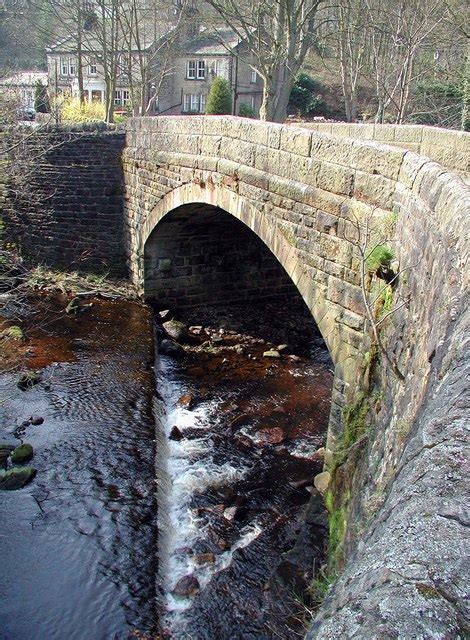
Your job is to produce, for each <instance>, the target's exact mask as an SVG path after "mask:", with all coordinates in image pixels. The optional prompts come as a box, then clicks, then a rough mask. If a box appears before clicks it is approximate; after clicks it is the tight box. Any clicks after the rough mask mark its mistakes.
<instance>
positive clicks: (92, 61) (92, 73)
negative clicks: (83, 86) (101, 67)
mask: <svg viewBox="0 0 470 640" xmlns="http://www.w3.org/2000/svg"><path fill="white" fill-rule="evenodd" d="M88 73H89V74H90V76H96V75H98V69H97V65H96V58H90V62H89V64H88Z"/></svg>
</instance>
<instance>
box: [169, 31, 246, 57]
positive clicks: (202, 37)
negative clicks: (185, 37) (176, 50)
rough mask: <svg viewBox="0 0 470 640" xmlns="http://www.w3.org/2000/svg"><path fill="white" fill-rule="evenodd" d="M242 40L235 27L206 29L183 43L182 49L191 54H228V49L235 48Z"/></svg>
mask: <svg viewBox="0 0 470 640" xmlns="http://www.w3.org/2000/svg"><path fill="white" fill-rule="evenodd" d="M240 42H241V40H240V38H239V36H238V35H237V34H236V33H235V31H233V29H218V30H216V31H213V30H210V29H205V30H204V31H202V32H201V33H200V34H199V35H198V36H197V37H196V38H194V40H192V41H190V42H188V43H186V44H184V43H183V44H182V47H181V48H182V51H183V52H184V53H189V54H191V55H198V56H210V55H221V54H227V49H235V48H236V47H237V46H238V45H239V44H240Z"/></svg>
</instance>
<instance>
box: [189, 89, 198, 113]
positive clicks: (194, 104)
mask: <svg viewBox="0 0 470 640" xmlns="http://www.w3.org/2000/svg"><path fill="white" fill-rule="evenodd" d="M190 111H193V112H197V111H199V96H198V94H197V93H192V94H191V108H190Z"/></svg>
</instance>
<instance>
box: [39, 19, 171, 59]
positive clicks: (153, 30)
mask: <svg viewBox="0 0 470 640" xmlns="http://www.w3.org/2000/svg"><path fill="white" fill-rule="evenodd" d="M170 31H172V27H171V26H169V25H168V24H167V23H164V22H156V23H155V22H145V21H143V22H142V23H141V24H140V25H139V42H140V50H141V51H146V50H148V49H150V48H151V47H152V46H153V45H154V43H155V42H156V41H158V40H160V39H161V38H162V37H164V36H165V35H166V34H168V33H169V32H170ZM83 49H84V53H85V54H86V53H87V52H88V53H89V52H99V51H101V50H102V44H101V42H100V37H99V36H98V35H97V34H96V32H95V31H94V30H93V29H91V30H89V31H84V32H83ZM120 49H122V50H123V51H127V50H128V44H127V43H125V42H123V43H122V47H120ZM132 49H133V50H134V51H138V50H139V47H137V44H136V43H135V42H133V43H132ZM76 51H77V39H76V37H75V36H73V35H69V36H66V37H64V38H61V39H60V40H58V41H57V42H55V43H54V44H51V45H50V46H48V47H46V52H47V53H70V54H72V53H76Z"/></svg>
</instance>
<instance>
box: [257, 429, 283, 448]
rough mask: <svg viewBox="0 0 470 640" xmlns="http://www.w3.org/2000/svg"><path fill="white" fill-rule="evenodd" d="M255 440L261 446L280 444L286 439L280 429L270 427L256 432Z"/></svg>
mask: <svg viewBox="0 0 470 640" xmlns="http://www.w3.org/2000/svg"><path fill="white" fill-rule="evenodd" d="M256 438H257V440H258V442H260V443H261V444H280V443H281V442H283V441H284V440H285V439H286V436H285V433H284V431H283V430H282V429H281V428H280V427H272V428H271V429H262V430H261V431H257V432H256Z"/></svg>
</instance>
